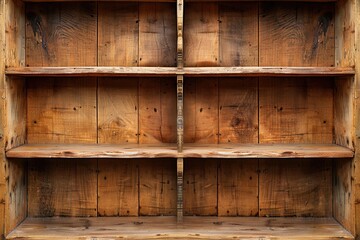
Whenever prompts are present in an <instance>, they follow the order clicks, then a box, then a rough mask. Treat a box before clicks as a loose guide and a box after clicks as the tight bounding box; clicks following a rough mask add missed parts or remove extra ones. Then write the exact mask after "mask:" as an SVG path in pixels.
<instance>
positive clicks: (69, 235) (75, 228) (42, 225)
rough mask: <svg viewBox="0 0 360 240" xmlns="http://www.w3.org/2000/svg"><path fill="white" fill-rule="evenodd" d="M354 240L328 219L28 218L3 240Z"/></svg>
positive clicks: (338, 225) (337, 224)
mask: <svg viewBox="0 0 360 240" xmlns="http://www.w3.org/2000/svg"><path fill="white" fill-rule="evenodd" d="M84 237H85V238H88V239H91V238H103V239H104V238H105V239H108V238H110V239H122V238H125V239H150V238H151V239H244V240H245V239H264V238H265V239H277V240H280V239H284V240H285V239H291V240H295V239H296V240H303V239H309V240H310V239H312V240H325V239H326V240H330V239H333V240H335V239H354V237H353V236H352V235H351V234H350V233H349V232H347V231H346V230H345V229H344V228H343V227H341V225H340V224H339V223H337V222H336V221H335V220H334V219H332V218H254V217H247V218H239V217H237V218H232V217H226V218H218V217H184V222H183V223H182V224H179V223H177V221H176V217H156V218H154V217H139V218H138V217H135V218H132V217H127V218H111V217H109V218H28V219H26V220H25V221H24V222H23V223H22V224H21V225H20V226H19V227H18V228H17V229H15V231H13V232H12V233H11V234H9V235H8V237H7V238H8V239H18V240H20V239H24V238H26V239H29V240H45V239H64V238H66V239H69V240H80V239H84Z"/></svg>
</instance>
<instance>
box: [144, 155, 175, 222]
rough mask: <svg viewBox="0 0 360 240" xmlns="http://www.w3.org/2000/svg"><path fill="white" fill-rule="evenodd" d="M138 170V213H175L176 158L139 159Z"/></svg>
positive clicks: (145, 214)
mask: <svg viewBox="0 0 360 240" xmlns="http://www.w3.org/2000/svg"><path fill="white" fill-rule="evenodd" d="M139 172H140V175H139V176H140V180H139V184H140V186H139V191H140V192H139V199H140V200H139V201H140V202H139V204H140V206H139V208H140V210H139V214H140V215H142V216H149V215H150V216H157V215H176V203H177V202H176V196H177V189H176V159H153V160H149V159H144V160H140V165H139Z"/></svg>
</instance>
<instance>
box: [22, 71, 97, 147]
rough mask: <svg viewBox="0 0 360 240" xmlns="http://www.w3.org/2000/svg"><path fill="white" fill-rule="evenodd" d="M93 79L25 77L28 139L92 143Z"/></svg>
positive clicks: (94, 89)
mask: <svg viewBox="0 0 360 240" xmlns="http://www.w3.org/2000/svg"><path fill="white" fill-rule="evenodd" d="M96 107H97V106H96V79H94V78H63V79H54V78H48V79H46V81H43V79H41V78H40V79H39V78H36V79H29V80H28V82H27V113H28V115H27V142H28V143H96V142H97V126H96Z"/></svg>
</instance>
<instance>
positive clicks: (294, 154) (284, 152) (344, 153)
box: [8, 143, 354, 159]
mask: <svg viewBox="0 0 360 240" xmlns="http://www.w3.org/2000/svg"><path fill="white" fill-rule="evenodd" d="M14 150H16V148H15V149H14ZM14 150H12V151H14ZM10 153H11V151H10V152H8V155H9V154H10ZM353 156H354V152H353V151H352V150H351V149H348V148H345V147H342V146H338V145H335V144H282V143H281V144H186V145H185V147H184V150H183V153H179V154H178V157H184V158H290V159H292V158H352V157H353Z"/></svg>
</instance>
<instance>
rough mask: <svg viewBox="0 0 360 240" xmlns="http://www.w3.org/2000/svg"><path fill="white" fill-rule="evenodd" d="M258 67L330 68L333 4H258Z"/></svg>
mask: <svg viewBox="0 0 360 240" xmlns="http://www.w3.org/2000/svg"><path fill="white" fill-rule="evenodd" d="M259 16H260V18H259V52H260V59H259V61H260V66H327V67H331V66H334V63H335V58H334V51H335V46H334V19H335V13H334V4H331V3H329V4H320V3H279V4H274V3H261V4H260V14H259Z"/></svg>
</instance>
